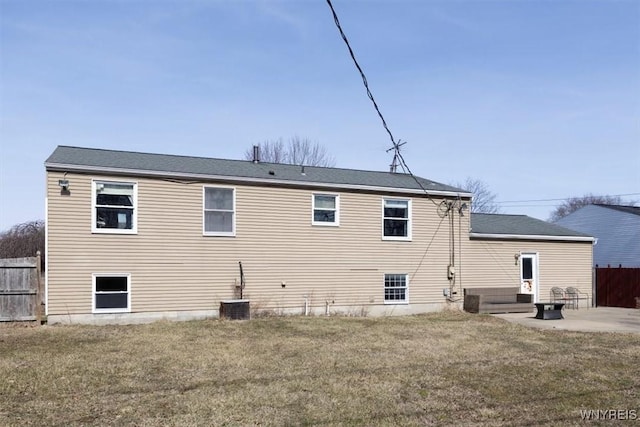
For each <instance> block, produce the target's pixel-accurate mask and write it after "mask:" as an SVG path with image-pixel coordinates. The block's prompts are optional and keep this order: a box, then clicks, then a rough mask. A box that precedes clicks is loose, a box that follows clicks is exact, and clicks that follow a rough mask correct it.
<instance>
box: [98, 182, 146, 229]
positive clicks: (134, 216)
mask: <svg viewBox="0 0 640 427" xmlns="http://www.w3.org/2000/svg"><path fill="white" fill-rule="evenodd" d="M98 184H117V185H132V186H133V208H132V210H133V213H132V215H131V228H99V227H98V226H97V225H96V222H97V220H98V218H97V209H98V206H97V203H96V202H97V197H98V192H97V188H96V187H97V185H98ZM91 232H92V233H98V234H138V182H137V181H113V180H108V179H93V180H91Z"/></svg>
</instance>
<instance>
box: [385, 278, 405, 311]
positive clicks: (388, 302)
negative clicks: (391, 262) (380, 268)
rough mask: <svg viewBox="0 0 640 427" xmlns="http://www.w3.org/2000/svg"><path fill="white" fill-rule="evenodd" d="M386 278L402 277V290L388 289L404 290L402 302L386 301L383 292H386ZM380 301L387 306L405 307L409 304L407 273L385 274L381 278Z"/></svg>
mask: <svg viewBox="0 0 640 427" xmlns="http://www.w3.org/2000/svg"><path fill="white" fill-rule="evenodd" d="M387 276H404V283H405V286H404V288H402V287H397V286H396V287H390V288H389V289H404V299H403V300H387V298H386V295H385V292H386V290H387ZM382 292H383V293H382V299H383V300H384V303H385V304H388V305H398V304H400V305H407V304H409V275H408V274H407V273H385V274H384V275H383V276H382Z"/></svg>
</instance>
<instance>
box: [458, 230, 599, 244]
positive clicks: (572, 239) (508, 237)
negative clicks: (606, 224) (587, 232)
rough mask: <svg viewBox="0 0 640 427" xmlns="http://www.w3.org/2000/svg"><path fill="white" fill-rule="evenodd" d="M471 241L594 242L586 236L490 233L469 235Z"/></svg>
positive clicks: (593, 238) (593, 239) (592, 238)
mask: <svg viewBox="0 0 640 427" xmlns="http://www.w3.org/2000/svg"><path fill="white" fill-rule="evenodd" d="M469 238H471V239H487V240H555V241H565V242H591V243H593V242H595V241H596V239H595V237H588V236H548V235H539V234H491V233H473V232H472V233H469Z"/></svg>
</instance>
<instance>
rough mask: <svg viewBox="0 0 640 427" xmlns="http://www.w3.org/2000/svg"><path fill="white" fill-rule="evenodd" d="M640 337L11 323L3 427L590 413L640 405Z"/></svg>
mask: <svg viewBox="0 0 640 427" xmlns="http://www.w3.org/2000/svg"><path fill="white" fill-rule="evenodd" d="M639 349H640V335H631V334H597V333H578V332H562V331H544V330H534V329H528V328H525V327H523V326H519V325H515V324H510V323H507V322H505V321H503V320H500V319H496V318H493V317H489V316H477V315H468V314H465V313H440V314H432V315H424V316H410V317H395V318H301V317H286V318H264V319H255V320H251V321H220V320H207V321H194V322H180V323H170V322H158V323H153V324H149V325H136V326H100V327H97V326H58V327H15V326H14V327H7V326H4V327H0V425H7V426H11V425H38V426H39V425H56V426H67V425H141V426H160V425H163V426H164V425H179V426H189V425H216V426H222V425H230V426H232V425H233V426H235V425H242V426H246V425H269V426H270V425H347V426H351V425H383V426H384V425H403V426H404V425H465V426H469V425H489V426H532V425H580V424H583V421H582V420H581V417H580V410H581V409H622V410H638V409H640V394H639V391H638V390H640V350H639ZM639 412H640V411H639ZM638 416H639V417H640V413H638ZM603 423H604V422H603ZM606 423H607V425H611V422H606ZM627 423H629V422H628V421H627ZM592 424H593V425H596V424H598V423H597V422H594V423H592Z"/></svg>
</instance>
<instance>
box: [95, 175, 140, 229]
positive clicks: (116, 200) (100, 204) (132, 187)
mask: <svg viewBox="0 0 640 427" xmlns="http://www.w3.org/2000/svg"><path fill="white" fill-rule="evenodd" d="M92 193H93V197H92V204H93V209H92V230H91V231H92V232H94V233H117V234H136V233H137V224H136V222H137V207H136V205H137V184H136V183H135V182H114V181H93V186H92Z"/></svg>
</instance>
